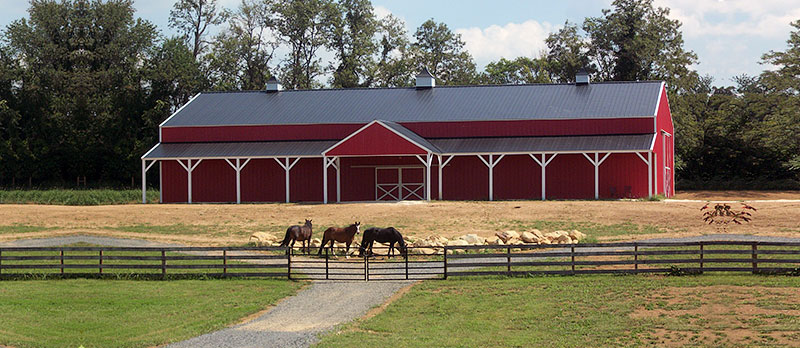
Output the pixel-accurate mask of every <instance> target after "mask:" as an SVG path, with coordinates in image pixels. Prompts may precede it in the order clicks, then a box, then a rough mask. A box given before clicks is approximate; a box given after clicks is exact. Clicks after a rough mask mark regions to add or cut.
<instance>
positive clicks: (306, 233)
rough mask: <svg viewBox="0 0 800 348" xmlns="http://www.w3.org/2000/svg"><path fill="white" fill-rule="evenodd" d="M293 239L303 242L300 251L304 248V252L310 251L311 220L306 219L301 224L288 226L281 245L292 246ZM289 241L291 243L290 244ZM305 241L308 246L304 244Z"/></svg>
mask: <svg viewBox="0 0 800 348" xmlns="http://www.w3.org/2000/svg"><path fill="white" fill-rule="evenodd" d="M295 241H300V242H302V243H303V246H302V247H301V248H300V252H303V250H304V249H305V253H306V254H309V253H310V252H311V250H310V249H311V220H309V219H306V223H305V224H303V226H299V225H294V226H289V228H287V229H286V236H285V237H283V242H281V246H282V247H283V246H288V247H290V248H293V247H294V242H295ZM289 242H291V243H292V244H291V245H290V244H289ZM306 242H308V246H306Z"/></svg>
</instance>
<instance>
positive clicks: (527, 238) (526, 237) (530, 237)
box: [520, 232, 540, 244]
mask: <svg viewBox="0 0 800 348" xmlns="http://www.w3.org/2000/svg"><path fill="white" fill-rule="evenodd" d="M520 238H521V239H522V241H523V242H525V243H536V244H538V243H539V239H540V238H539V237H537V236H536V235H535V234H533V233H531V232H522V235H520Z"/></svg>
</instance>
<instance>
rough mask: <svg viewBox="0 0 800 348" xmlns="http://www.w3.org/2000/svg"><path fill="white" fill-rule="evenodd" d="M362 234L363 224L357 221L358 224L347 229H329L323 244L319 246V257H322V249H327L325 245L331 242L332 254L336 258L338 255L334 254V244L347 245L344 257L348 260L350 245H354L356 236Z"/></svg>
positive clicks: (326, 231)
mask: <svg viewBox="0 0 800 348" xmlns="http://www.w3.org/2000/svg"><path fill="white" fill-rule="evenodd" d="M359 233H361V223H360V222H358V221H356V223H354V224H352V225H350V226H347V227H345V228H341V227H328V229H327V230H325V233H323V234H322V244H320V246H319V252H318V253H317V255H322V249H324V248H325V244H326V243H328V242H331V254H332V255H334V256H336V253H335V252H333V243H334V242H339V243H346V244H347V247H346V248H345V249H344V255H345V257H347V258H348V259H349V258H350V244H352V243H353V238H354V237H355V235H357V234H359Z"/></svg>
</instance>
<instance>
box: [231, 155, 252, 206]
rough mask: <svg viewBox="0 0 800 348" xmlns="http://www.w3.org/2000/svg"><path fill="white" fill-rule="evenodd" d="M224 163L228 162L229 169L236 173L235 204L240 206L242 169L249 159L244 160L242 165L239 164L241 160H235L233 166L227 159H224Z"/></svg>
mask: <svg viewBox="0 0 800 348" xmlns="http://www.w3.org/2000/svg"><path fill="white" fill-rule="evenodd" d="M225 162H228V164H229V165H230V166H231V168H233V170H235V171H236V204H240V203H242V180H241V177H242V169H244V166H246V165H247V163H249V162H250V158H248V159H247V160H245V161H244V163H241V160H240V159H239V158H237V159H236V164H235V165H234V164H233V163H231V161H230V160H228V159H227V158H226V159H225Z"/></svg>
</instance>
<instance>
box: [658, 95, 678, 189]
mask: <svg viewBox="0 0 800 348" xmlns="http://www.w3.org/2000/svg"><path fill="white" fill-rule="evenodd" d="M662 130H664V131H667V132H669V133H670V134H672V135H673V137H672V138H671V139H666V140H667V143H666V144H665V143H664V141H665V137H664V135H663V134H662V133H661V131H662ZM656 131H657V136H656V142H655V147H654V149H653V150H654V152H655V155H656V156H655V157H656V158H657V161H655V166H654V167H655V168H656V169H655V173H656V175H655V179H654V180H655V181H656V188H657V189H656V193H657V194H664V195H665V196H667V197H672V196H673V195H674V194H675V182H674V168H675V159H674V139H675V138H674V136H675V132H674V128H673V124H672V114H671V112H670V109H669V99H668V98H667V91H666V88H665V89H663V90H662V93H661V99H660V101H659V104H658V113H657V117H656ZM665 146H671V147H672V151H673V156H667V154H665V153H664V150H665ZM664 166H668V167H670V168H673V173H672V174H673V175H668V177H667V180H669V183H670V185H669V186H671V188H672V189H671V190H670V192H664V182H665V179H664Z"/></svg>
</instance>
